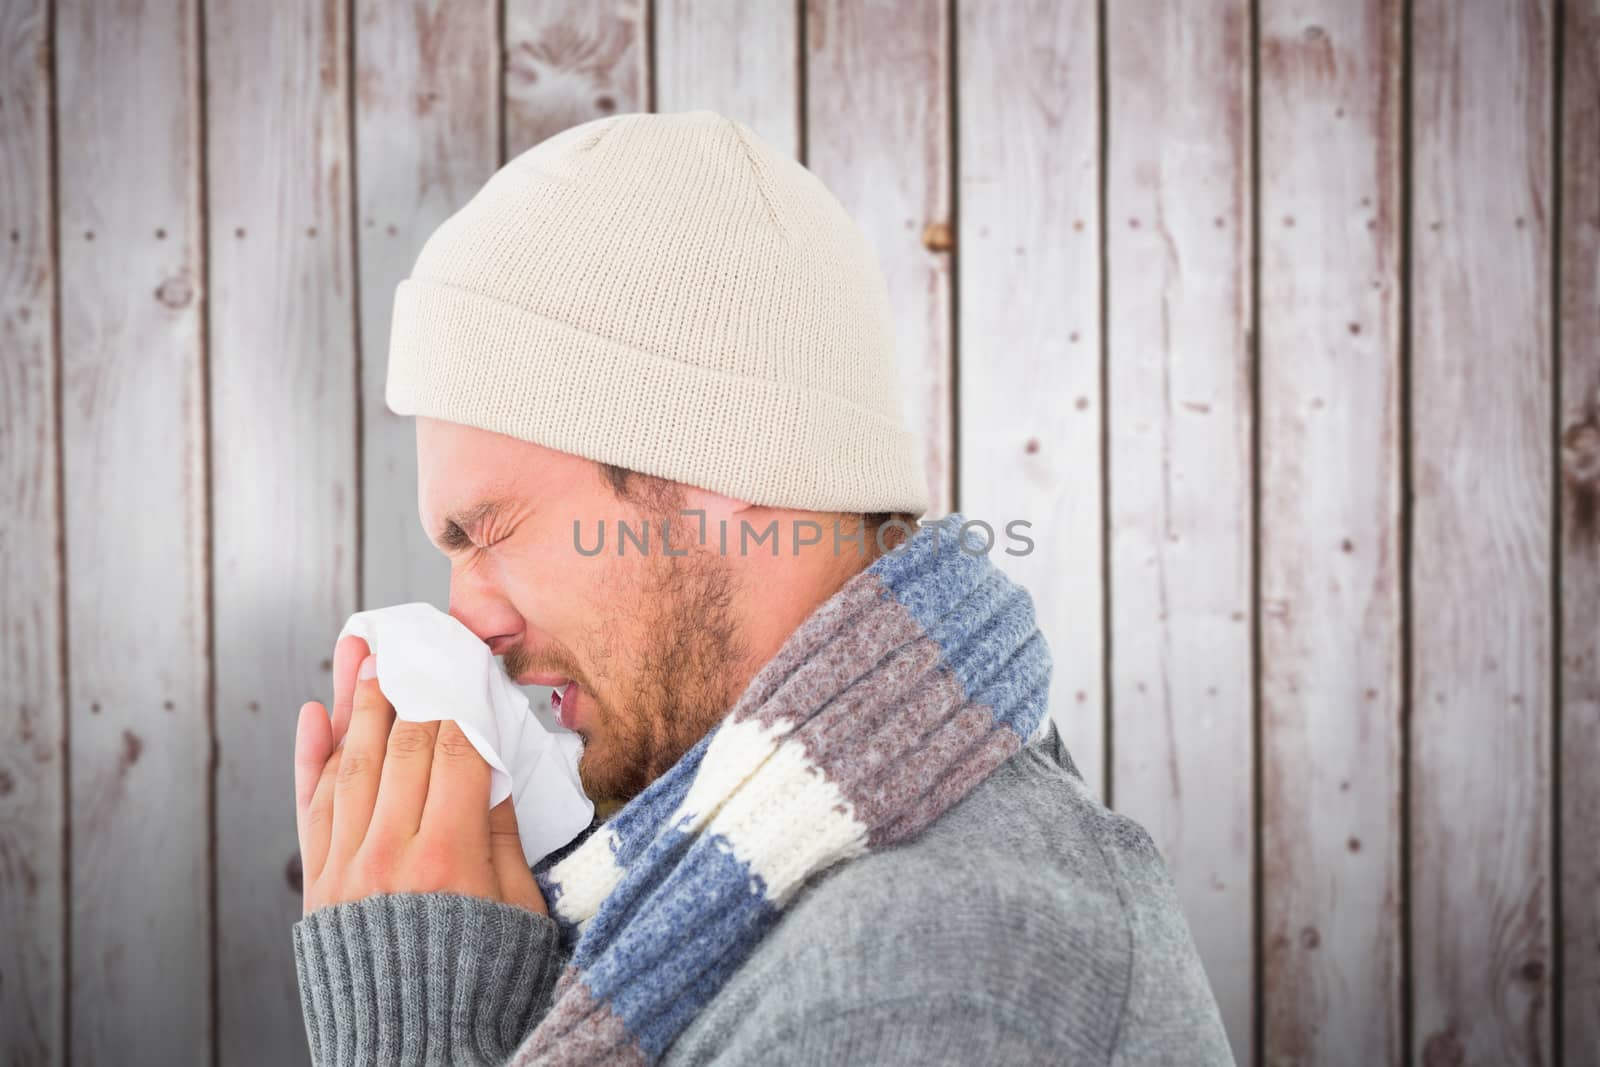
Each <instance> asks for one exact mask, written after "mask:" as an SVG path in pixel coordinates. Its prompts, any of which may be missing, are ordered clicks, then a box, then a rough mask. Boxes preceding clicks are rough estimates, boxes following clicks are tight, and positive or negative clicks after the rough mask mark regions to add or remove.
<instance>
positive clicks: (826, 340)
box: [294, 111, 1231, 1064]
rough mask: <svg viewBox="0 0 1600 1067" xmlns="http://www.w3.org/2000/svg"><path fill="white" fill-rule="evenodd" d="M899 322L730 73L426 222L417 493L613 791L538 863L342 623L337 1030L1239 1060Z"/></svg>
mask: <svg viewBox="0 0 1600 1067" xmlns="http://www.w3.org/2000/svg"><path fill="white" fill-rule="evenodd" d="M892 337H893V328H892V322H891V319H890V313H889V308H888V302H887V294H886V291H885V288H884V285H883V282H882V278H881V276H880V274H879V273H878V270H877V265H876V261H875V259H874V257H873V253H872V252H871V250H870V248H869V247H868V245H867V244H866V242H865V240H864V239H863V237H862V236H861V234H860V232H859V231H858V230H857V229H856V228H855V227H854V225H853V224H852V223H851V221H850V220H849V218H848V216H847V215H846V213H845V212H844V210H843V208H842V206H841V205H840V204H839V203H838V202H837V200H835V199H834V198H833V197H832V196H831V194H829V193H828V191H827V190H826V189H825V188H824V187H823V186H822V184H821V183H820V182H819V181H818V180H817V179H816V178H815V177H814V176H813V175H811V174H810V172H808V171H807V170H805V168H803V167H802V166H800V165H799V164H798V163H796V162H795V161H794V160H791V159H788V158H786V157H784V156H782V155H780V154H778V153H776V152H773V151H772V150H771V149H770V148H769V147H768V146H767V145H765V144H764V143H763V142H762V141H761V140H760V139H759V138H757V137H756V136H755V135H754V134H753V133H752V132H751V131H750V130H749V128H748V127H746V126H744V125H743V124H742V123H738V122H734V121H731V120H729V119H727V118H724V117H723V116H721V115H718V114H716V113H714V112H710V111H693V112H685V113H679V114H660V115H651V114H627V115H617V116H609V117H607V118H604V119H598V120H595V121H592V122H588V123H584V124H582V125H579V126H575V127H572V128H571V129H568V130H565V131H563V132H561V133H559V134H557V135H555V136H554V137H552V138H549V139H548V140H546V141H545V142H543V143H541V144H540V145H538V146H536V147H534V148H533V149H531V150H530V151H529V152H527V153H525V154H524V155H522V156H520V157H519V158H518V159H516V160H514V161H512V163H510V164H509V165H508V166H506V167H505V168H504V169H502V170H501V171H500V172H499V173H498V174H497V175H495V177H494V178H493V179H491V180H490V181H489V182H488V183H487V184H486V185H485V187H484V188H483V189H482V190H481V191H480V192H479V193H478V194H477V196H475V197H474V198H473V200H472V201H471V202H470V203H469V204H467V205H466V207H464V208H463V209H462V210H461V211H460V212H459V213H457V214H456V215H455V216H453V217H452V218H451V219H450V220H448V221H447V222H446V223H445V224H444V225H443V226H441V227H440V228H439V230H438V231H437V232H436V233H435V234H434V235H433V237H432V238H431V239H430V240H429V242H428V244H427V245H426V247H425V248H424V249H423V251H422V253H421V255H420V256H419V257H418V260H417V264H416V266H415V269H414V270H413V272H412V275H411V277H410V278H409V279H408V280H406V281H405V282H403V283H401V285H400V287H399V289H398V291H397V294H396V302H395V314H394V334H393V338H392V341H391V349H390V363H389V372H388V383H387V393H386V399H387V402H388V404H389V406H390V408H391V409H393V410H394V411H396V412H397V413H400V414H408V415H415V416H417V423H416V427H417V459H418V505H419V511H420V514H421V518H422V521H423V523H424V526H425V528H426V529H427V530H428V531H429V533H430V535H432V536H433V537H434V538H435V540H436V542H437V543H438V545H439V547H440V548H441V550H442V551H444V552H445V553H446V554H447V555H448V556H449V558H450V560H451V566H452V571H451V586H450V610H451V613H452V614H453V615H454V616H456V617H457V618H458V619H460V620H461V621H462V622H463V623H464V624H465V625H467V626H468V627H469V628H471V629H472V631H473V632H474V633H476V634H477V635H478V636H480V637H481V638H482V639H483V640H484V641H485V642H487V643H488V644H489V646H490V648H491V649H492V650H494V651H495V652H496V653H498V654H500V655H502V657H503V662H504V665H505V667H506V669H507V671H508V673H509V674H510V675H511V676H512V677H513V678H515V679H516V680H517V681H519V682H521V683H524V684H545V685H552V686H556V687H558V688H557V693H558V695H557V697H556V698H554V700H553V704H555V705H556V713H557V715H558V716H559V718H560V719H561V721H562V723H563V724H564V725H566V726H567V727H569V728H571V729H574V730H576V731H577V732H578V733H579V734H580V735H581V736H582V738H583V740H584V751H583V756H582V761H581V764H580V777H581V779H582V782H583V785H584V788H585V790H586V792H588V793H589V794H590V795H591V796H592V797H594V798H595V799H596V801H597V804H598V806H599V810H600V811H601V812H603V813H609V817H608V818H604V819H597V822H596V825H594V826H592V827H591V828H590V830H589V831H587V832H586V833H585V834H584V835H581V836H580V838H579V839H578V840H576V841H574V842H572V843H571V844H569V845H568V846H566V847H564V848H563V849H561V850H559V851H558V852H557V853H556V854H555V855H553V856H551V857H547V858H546V859H544V860H542V861H540V862H539V863H538V864H537V865H536V866H535V869H534V870H531V871H530V870H529V868H528V866H527V863H526V860H525V858H524V857H523V855H522V853H521V850H520V847H519V843H518V836H517V828H516V821H515V816H514V814H513V813H512V809H511V804H510V802H509V800H508V801H507V802H505V803H502V804H501V805H499V806H498V807H496V808H495V809H494V810H492V811H490V810H488V804H487V795H488V789H489V770H488V767H487V765H486V764H485V763H484V762H483V760H482V759H481V758H480V757H479V756H478V755H477V753H476V752H475V751H474V750H473V748H472V747H471V745H470V744H469V743H467V741H466V740H465V738H464V737H463V736H462V735H461V733H460V731H459V730H458V729H457V728H456V727H455V726H454V725H453V724H448V723H447V724H443V725H441V724H439V723H428V724H418V723H407V722H398V721H396V719H395V716H394V713H393V710H392V708H390V707H389V705H388V702H387V701H386V700H385V699H384V698H383V695H382V693H381V692H380V691H379V690H378V687H377V684H376V682H375V680H373V679H371V678H366V677H363V678H358V677H357V675H358V673H362V674H365V673H366V670H365V668H366V666H369V665H367V664H363V668H362V670H361V671H360V672H358V664H359V663H361V662H362V661H363V660H364V659H365V658H366V651H367V650H366V648H365V647H364V645H363V643H362V642H361V641H360V640H359V639H357V638H347V639H346V640H345V641H344V642H342V643H341V644H340V646H339V648H338V649H337V650H336V656H335V670H334V674H335V680H336V682H335V690H336V698H335V701H334V710H333V712H332V714H331V715H330V714H329V713H328V712H326V711H325V709H324V708H323V707H322V706H321V705H320V704H317V703H310V704H307V705H306V706H305V707H303V708H302V709H301V715H300V723H299V728H298V736H297V739H296V754H295V764H296V794H297V796H296V800H297V811H298V817H299V830H300V841H301V850H302V858H303V862H304V868H305V886H306V888H305V912H306V914H305V917H304V918H303V919H302V920H301V921H300V922H299V923H297V924H296V926H295V929H294V942H295V953H296V960H297V963H298V966H299V979H300V985H301V991H302V997H303V1004H304V1008H305V1015H306V1027H307V1034H308V1037H309V1038H310V1041H311V1046H312V1052H313V1056H314V1058H315V1059H316V1060H317V1062H319V1063H338V1064H349V1063H362V1064H365V1063H381V1064H388V1063H408V1064H409V1063H502V1062H512V1063H518V1064H522V1063H656V1062H663V1063H669V1064H687V1063H717V1064H742V1063H762V1064H768V1063H829V1064H831V1063H872V1064H929V1063H985V1064H989V1063H1079V1062H1081V1063H1117V1064H1132V1063H1153V1062H1183V1063H1187V1064H1193V1063H1226V1062H1231V1060H1230V1057H1229V1054H1228V1049H1227V1044H1226V1040H1225V1038H1224V1036H1223V1031H1222V1024H1221V1020H1220V1017H1219V1015H1218V1012H1217V1008H1216V1004H1215V1002H1214V1000H1213V997H1212V995H1211V991H1210V989H1209V987H1208V985H1207V984H1206V980H1205V977H1204V974H1203V972H1202V970H1201V967H1200V963H1199V960H1198V957H1197V955H1196V953H1195V949H1194V945H1193V942H1192V940H1191V938H1190V936H1189V932H1188V929H1187V927H1186V926H1185V924H1184V920H1183V918H1182V915H1181V914H1180V912H1179V910H1178V907H1177V903H1176V898H1175V895H1174V892H1173V887H1172V884H1171V880H1170V878H1169V877H1168V875H1167V872H1166V871H1165V869H1164V867H1163V866H1162V863H1161V860H1160V857H1159V856H1158V855H1157V853H1156V850H1155V848H1154V847H1153V845H1152V844H1151V842H1150V839H1149V837H1148V836H1147V835H1146V834H1145V833H1144V832H1143V831H1142V830H1141V829H1140V828H1139V827H1138V826H1137V825H1135V824H1134V823H1132V822H1130V821H1129V820H1127V819H1125V818H1123V817H1121V816H1118V815H1115V814H1113V813H1112V812H1110V811H1108V810H1107V809H1106V808H1105V807H1103V806H1102V805H1101V804H1100V803H1099V802H1098V801H1097V800H1096V799H1095V798H1094V797H1093V796H1092V795H1091V794H1090V793H1089V792H1088V791H1087V790H1086V789H1085V787H1084V785H1083V782H1082V780H1081V778H1080V777H1079V775H1078V773H1077V771H1076V769H1075V768H1074V767H1073V765H1072V762H1071V760H1070V758H1069V757H1068V756H1067V754H1066V752H1065V751H1064V750H1063V748H1062V746H1061V743H1060V739H1059V737H1058V736H1057V734H1056V732H1055V729H1054V727H1053V726H1052V725H1051V723H1050V718H1049V715H1048V709H1047V707H1046V703H1047V693H1048V687H1049V678H1050V658H1049V651H1048V649H1047V647H1046V645H1045V643H1044V639H1043V637H1042V635H1041V634H1040V632H1039V630H1038V627H1037V625H1036V624H1035V621H1034V615H1033V602H1032V598H1031V597H1030V595H1029V594H1028V593H1027V592H1026V591H1025V590H1023V589H1022V588H1020V587H1019V586H1017V585H1015V584H1013V583H1012V582H1011V581H1009V580H1008V579H1007V578H1006V577H1005V576H1004V575H1003V574H1002V573H1001V571H1000V570H999V569H998V568H997V567H996V566H995V565H994V563H993V561H992V560H991V559H990V558H989V555H988V552H989V551H994V550H999V546H996V545H994V544H992V543H990V535H988V534H985V533H983V532H982V531H983V529H985V527H982V526H980V525H979V524H978V523H977V522H976V521H974V522H973V523H971V524H970V525H969V524H967V522H966V517H964V516H961V515H953V516H948V517H946V518H947V521H944V522H940V523H931V522H930V523H927V524H920V525H919V523H918V522H917V520H919V519H920V518H921V516H922V515H923V514H924V512H925V510H926V507H927V500H926V486H925V482H924V479H923V475H922V472H921V451H920V448H919V446H918V442H917V439H916V437H915V435H914V434H912V433H910V432H908V431H907V430H906V429H905V428H904V427H903V425H902V424H901V420H900V417H899V412H898V402H897V392H896V390H897V386H896V378H895V373H894V364H893V353H892ZM978 518H982V517H975V519H978ZM996 518H1000V517H996ZM990 528H992V527H990ZM641 531H644V534H645V536H644V537H643V539H642V541H641V540H640V538H639V534H640V532H641Z"/></svg>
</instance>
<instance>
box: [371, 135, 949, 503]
mask: <svg viewBox="0 0 1600 1067" xmlns="http://www.w3.org/2000/svg"><path fill="white" fill-rule="evenodd" d="M385 400H386V402H387V404H388V406H389V408H390V409H391V410H392V411H394V412H396V413H397V414H401V415H427V416H430V417H433V418H438V419H443V420H446V421H450V422H457V423H463V424H466V425H470V426H476V427H479V428H481V429H485V430H492V431H495V432H497V433H503V434H506V435H508V436H511V437H517V438H520V439H523V440H527V441H532V442H535V443H537V444H541V445H545V446H547V447H549V448H554V449H557V450H560V451H563V452H568V453H572V454H574V455H579V456H583V457H586V458H588V459H593V460H598V461H602V462H606V463H613V464H617V465H620V466H623V467H627V468H629V469H631V470H637V471H642V472H644V473H647V474H653V475H657V476H660V477H662V478H667V479H670V480H672V481H677V482H682V483H684V484H687V485H694V486H699V487H701V488H704V489H709V490H712V491H713V492H718V493H722V494H725V495H727V496H731V497H735V498H737V499H741V500H746V501H749V502H752V503H755V504H760V505H765V506H769V507H785V508H795V509H801V510H811V511H844V512H856V511H906V512H910V513H912V514H913V515H915V516H921V515H922V514H923V512H924V511H925V510H926V508H927V506H928V499H927V498H928V493H927V482H926V479H925V475H924V473H923V468H922V455H923V449H922V445H921V443H920V438H919V436H918V435H917V434H916V433H914V432H912V431H910V430H909V429H907V427H906V426H905V425H904V423H903V421H902V417H901V412H900V399H899V384H898V376H897V372H896V369H895V362H894V324H893V320H892V317H891V314H890V308H889V298H888V291H887V288H886V287H885V284H884V280H883V275H882V272H881V270H880V269H879V265H878V262H877V259H876V256H875V254H874V252H873V250H872V248H871V246H870V245H869V244H868V243H867V241H866V239H865V237H864V236H863V234H862V233H861V231H860V229H859V228H858V227H857V226H856V225H855V223H854V222H853V221H852V220H851V218H850V217H849V215H848V214H847V213H846V212H845V209H844V207H843V205H841V204H840V203H839V201H838V200H837V199H836V198H835V197H834V196H833V194H832V193H830V192H829V191H828V189H827V188H826V187H825V186H824V185H823V184H822V182H821V181H820V180H819V179H818V178H817V177H816V176H815V175H814V174H812V173H811V172H810V171H808V170H807V169H806V168H805V167H804V166H802V165H801V164H800V163H799V162H797V161H796V160H794V159H792V158H789V157H788V156H785V155H783V154H781V153H779V152H776V151H774V150H773V149H772V148H771V147H770V146H768V145H767V144H766V143H765V142H763V141H762V140H761V139H760V138H759V137H757V136H756V134H755V133H754V132H753V131H752V130H751V129H750V128H749V127H748V126H746V125H745V124H744V123H742V122H739V121H737V120H734V119H729V118H727V117H724V116H723V115H720V114H718V113H717V112H714V111H706V110H699V111H685V112H676V113H664V114H655V113H643V112H632V113H626V114H618V115H609V116H606V117H604V118H599V119H593V120H591V121H588V122H584V123H581V124H579V125H577V126H572V127H569V128H568V129H566V130H563V131H561V132H560V133H557V134H555V135H554V136H552V137H549V138H547V139H545V140H544V141H542V142H540V143H539V144H537V145H535V146H534V147H533V148H531V149H529V150H527V151H526V152H524V153H522V154H521V155H519V156H518V157H517V158H515V159H513V160H512V161H511V162H509V163H508V164H506V165H505V166H504V167H503V168H501V169H500V171H499V172H497V173H496V174H495V175H494V176H493V177H492V178H490V180H489V181H488V183H487V184H485V185H484V187H483V188H482V189H481V190H479V192H478V193H477V194H476V195H475V196H474V197H473V198H472V199H471V200H470V201H469V202H468V203H467V204H466V206H464V207H463V208H462V209H461V210H460V211H458V212H456V214H454V215H453V216H451V217H450V218H449V219H447V220H446V221H445V222H444V223H443V224H442V225H441V226H440V227H439V228H438V229H437V230H436V231H435V232H434V234H433V235H432V236H431V237H430V238H429V239H428V241H427V243H426V244H425V245H424V246H423V248H422V251H421V253H420V254H419V255H418V257H417V261H416V264H415V266H414V267H413V269H412V272H411V276H410V277H409V278H407V279H406V280H404V281H402V282H401V283H400V285H399V287H398V289H397V290H396V293H395V302H394V317H393V325H392V332H391V335H390V349H389V371H388V381H387V384H386V388H385Z"/></svg>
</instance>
